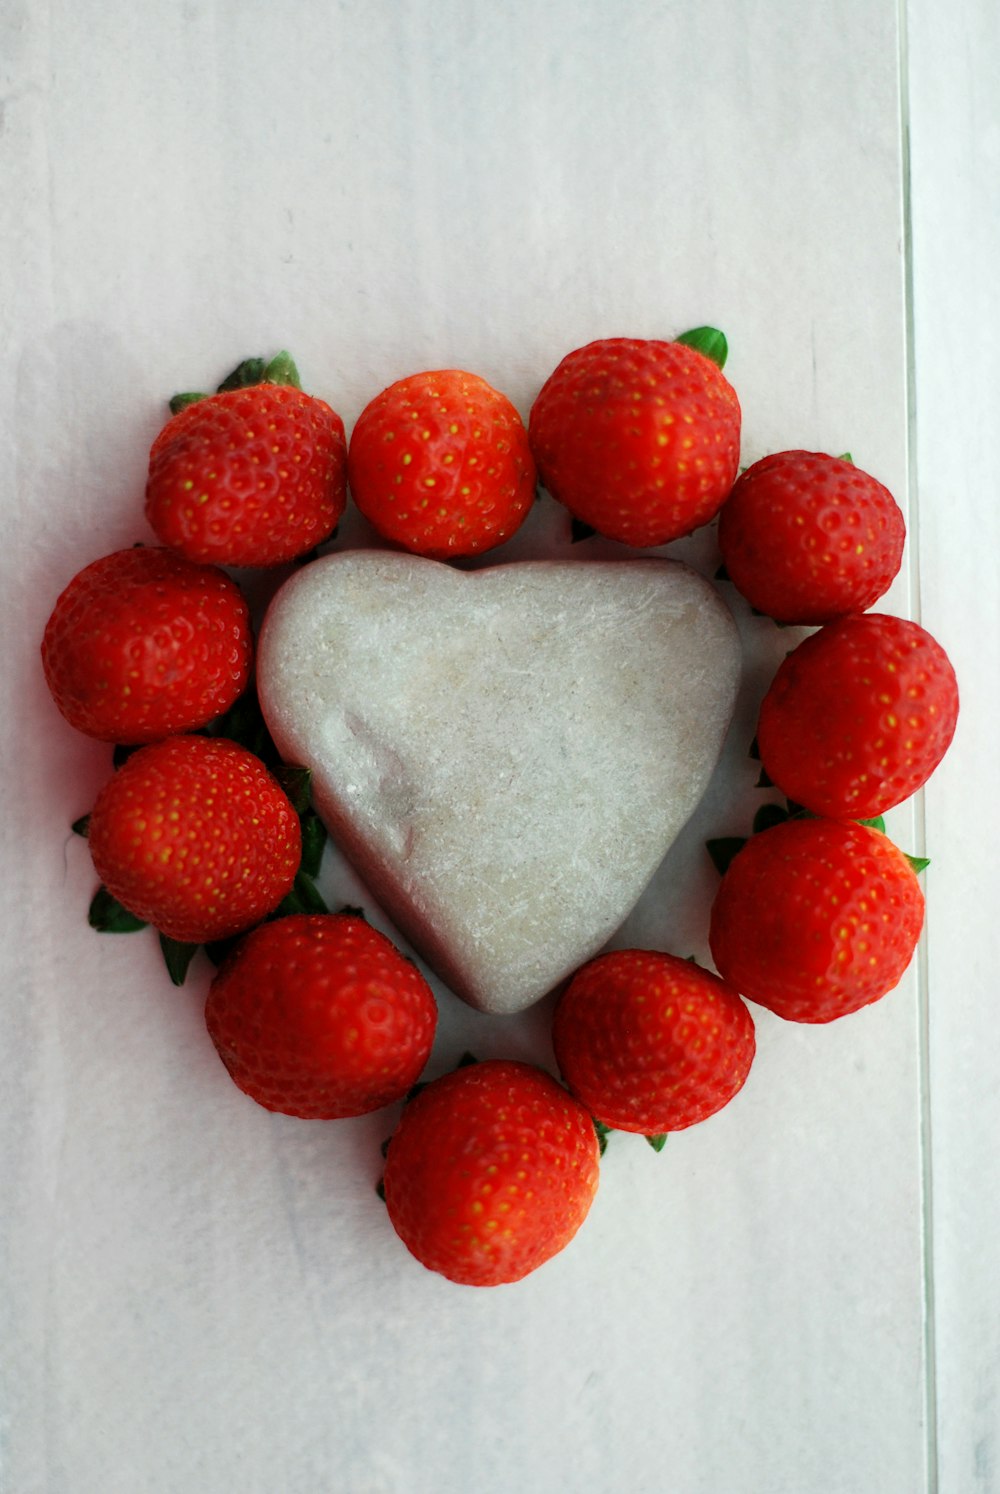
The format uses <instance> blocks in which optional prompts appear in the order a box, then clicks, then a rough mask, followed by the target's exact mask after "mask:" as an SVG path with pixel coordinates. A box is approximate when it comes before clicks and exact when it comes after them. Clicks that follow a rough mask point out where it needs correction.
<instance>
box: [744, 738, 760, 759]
mask: <svg viewBox="0 0 1000 1494" xmlns="http://www.w3.org/2000/svg"><path fill="white" fill-rule="evenodd" d="M747 757H752V758H753V760H754V762H755V763H759V762H760V748H759V747H758V745H757V738H756V737H754V739H753V741H752V742H751V743H750V746H749V747H748V748H747Z"/></svg>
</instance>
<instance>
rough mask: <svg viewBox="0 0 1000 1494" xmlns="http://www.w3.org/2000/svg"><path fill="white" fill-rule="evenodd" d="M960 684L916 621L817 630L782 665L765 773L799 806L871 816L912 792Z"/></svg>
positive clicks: (765, 719) (938, 747)
mask: <svg viewBox="0 0 1000 1494" xmlns="http://www.w3.org/2000/svg"><path fill="white" fill-rule="evenodd" d="M957 719H958V685H957V683H956V680H955V671H954V670H953V669H952V667H951V663H950V662H949V659H948V656H947V654H946V653H945V651H944V649H943V648H942V647H941V645H940V644H939V643H937V642H936V641H935V639H933V638H932V637H931V635H930V634H929V633H928V632H926V631H925V630H924V629H923V628H922V627H920V626H919V624H917V623H914V622H907V621H906V620H905V619H903V618H899V617H889V616H887V615H885V614H882V613H876V612H867V613H865V614H864V615H863V616H858V617H845V618H841V619H840V620H839V621H838V622H834V623H830V624H829V625H828V626H827V627H825V628H821V629H820V631H819V632H818V633H814V634H813V635H812V636H811V637H809V638H807V639H806V640H805V641H804V642H803V643H800V644H799V646H798V648H796V649H794V650H793V651H792V652H791V653H790V654H789V655H788V657H787V658H786V659H785V660H784V662H783V663H782V664H781V665H780V667H779V668H778V671H777V673H776V674H775V677H774V680H773V681H772V683H771V687H770V689H769V690H768V692H767V694H766V695H765V697H764V700H763V702H762V704H761V709H760V719H759V723H758V727H757V744H758V747H759V750H760V758H761V762H762V764H763V767H764V771H765V772H766V773H767V775H768V777H769V778H770V779H771V780H772V782H774V783H776V784H777V785H778V787H779V788H780V789H781V790H782V791H783V792H784V793H785V794H786V795H787V796H788V798H789V799H792V800H794V801H795V803H797V804H801V805H802V806H804V808H806V809H809V810H811V811H812V812H813V813H814V814H819V815H828V816H829V817H830V818H832V819H859V820H864V819H871V818H873V817H874V816H875V815H880V814H883V813H884V812H885V811H886V810H887V809H891V808H892V806H893V805H894V804H899V803H901V802H902V801H903V800H904V799H908V798H909V797H910V795H911V794H915V793H916V791H917V789H919V788H920V787H921V785H922V784H923V783H925V782H926V781H927V779H928V778H929V777H930V775H931V773H932V772H933V771H934V769H935V768H936V767H937V765H938V763H939V762H940V761H941V759H942V757H943V756H944V754H945V752H946V751H947V749H948V746H949V744H950V743H951V739H952V737H953V736H954V733H955V723H956V721H957Z"/></svg>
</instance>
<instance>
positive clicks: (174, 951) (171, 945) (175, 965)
mask: <svg viewBox="0 0 1000 1494" xmlns="http://www.w3.org/2000/svg"><path fill="white" fill-rule="evenodd" d="M200 948H201V946H200V945H199V944H185V943H182V942H181V940H180V939H170V938H168V937H167V935H166V934H161V935H160V949H161V950H162V952H163V963H164V964H165V965H166V967H167V973H168V974H169V976H170V979H171V980H172V981H173V983H174V985H175V986H182V985H183V984H184V978H185V976H186V975H187V973H188V966H189V965H190V964H191V961H192V960H193V959H194V957H195V955H196V954H197V953H198V950H199V949H200Z"/></svg>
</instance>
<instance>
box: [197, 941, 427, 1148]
mask: <svg viewBox="0 0 1000 1494" xmlns="http://www.w3.org/2000/svg"><path fill="white" fill-rule="evenodd" d="M205 1021H206V1024H207V1026H208V1031H209V1035H210V1036H211V1039H212V1041H213V1043H214V1044H215V1046H216V1048H217V1049H218V1051H219V1057H220V1058H221V1059H222V1061H223V1063H224V1064H225V1065H226V1068H227V1069H228V1070H229V1073H230V1075H231V1077H232V1079H233V1081H234V1082H235V1083H236V1084H237V1085H239V1087H240V1089H242V1090H243V1091H244V1092H245V1093H246V1094H248V1095H249V1096H250V1097H251V1099H253V1100H256V1101H257V1103H258V1104H259V1105H263V1106H264V1107H265V1108H266V1109H268V1110H279V1111H281V1112H283V1113H284V1114H285V1115H299V1116H303V1117H305V1118H306V1119H309V1120H336V1119H339V1118H340V1117H342V1116H349V1115H366V1114H367V1113H368V1112H369V1111H371V1110H378V1109H380V1108H381V1107H382V1106H383V1105H389V1104H391V1103H392V1101H393V1100H399V1099H402V1097H403V1096H404V1095H405V1094H406V1092H407V1091H408V1090H409V1089H411V1088H412V1086H413V1085H414V1084H415V1083H416V1081H417V1079H418V1078H419V1077H420V1073H421V1071H422V1069H423V1067H424V1065H425V1063H426V1062H427V1059H428V1057H429V1056H430V1051H431V1044H432V1042H433V1040H434V1029H435V1026H436V1024H437V1006H436V1004H435V1001H434V997H433V995H432V994H431V989H430V986H429V985H428V984H427V982H426V981H425V980H424V978H423V976H422V975H421V974H420V971H419V970H418V969H417V967H416V965H414V964H413V963H412V961H410V960H408V959H406V958H405V957H404V956H403V955H401V954H400V953H399V951H398V950H397V949H396V948H395V946H394V945H393V944H391V943H390V941H389V940H388V939H387V938H386V937H385V935H384V934H380V933H378V931H377V930H376V929H373V928H372V927H371V926H370V925H369V924H368V923H366V922H365V920H364V918H361V917H357V916H355V915H353V914H347V913H317V914H312V915H310V914H296V915H292V916H291V917H288V918H278V919H275V920H274V922H272V923H265V924H261V926H260V927H259V928H256V929H254V930H253V931H252V932H251V933H249V934H247V936H246V938H244V939H241V940H240V942H239V944H237V946H236V948H235V950H234V951H233V952H232V954H230V956H229V957H228V959H227V960H226V961H225V963H224V964H223V966H222V968H221V969H220V970H219V973H218V974H217V975H216V977H215V979H214V980H213V982H212V985H211V988H210V990H209V993H208V1000H207V1003H206V1006H205Z"/></svg>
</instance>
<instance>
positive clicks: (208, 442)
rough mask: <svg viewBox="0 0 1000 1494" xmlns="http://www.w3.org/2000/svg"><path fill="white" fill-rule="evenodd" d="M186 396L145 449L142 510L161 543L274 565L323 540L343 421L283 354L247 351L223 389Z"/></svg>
mask: <svg viewBox="0 0 1000 1494" xmlns="http://www.w3.org/2000/svg"><path fill="white" fill-rule="evenodd" d="M248 368H249V370H250V372H249V373H247V374H246V375H243V374H241V370H244V369H248ZM258 375H263V376H264V380H263V382H260V381H258V382H255V383H249V384H246V383H244V382H243V379H244V377H246V378H254V377H257V376H258ZM234 381H235V383H236V385H237V386H238V387H231V386H232V384H233V382H234ZM190 398H191V401H192V402H189V403H185V404H183V407H182V408H181V409H179V410H178V413H177V414H175V415H174V416H173V417H172V418H171V419H170V420H169V421H168V422H167V424H166V425H165V426H164V427H163V429H162V430H161V432H160V434H159V435H158V436H157V438H156V440H155V441H154V442H153V446H152V450H151V451H150V456H149V480H148V482H147V485H146V517H147V518H148V520H149V522H150V524H151V525H152V527H153V529H154V530H155V532H156V534H157V535H158V537H159V538H160V539H161V540H162V542H163V543H164V544H165V545H168V546H170V548H171V549H173V550H177V551H179V552H180V553H181V554H182V555H186V556H187V557H188V559H190V560H198V561H213V562H215V563H216V564H219V565H237V566H272V565H280V564H282V563H283V562H285V561H289V560H293V559H294V558H295V557H296V556H297V555H303V554H305V553H306V551H307V550H311V549H312V548H313V547H314V546H315V545H318V544H320V543H321V542H322V541H323V540H325V539H327V538H328V537H329V535H330V534H331V532H332V530H333V529H334V528H335V526H336V524H337V521H338V519H339V518H340V516H341V514H342V513H343V511H344V503H345V499H346V457H347V447H346V442H345V440H344V424H343V421H342V420H341V418H340V416H339V415H337V414H336V413H335V411H333V410H331V409H330V407H329V405H327V404H324V402H323V401H322V400H321V399H316V398H314V397H313V396H310V395H308V394H303V392H302V390H301V389H300V388H299V387H298V374H297V373H296V371H295V365H294V364H293V363H292V361H291V359H290V358H288V355H287V354H279V356H278V358H276V359H274V360H273V361H272V363H270V364H269V365H268V366H267V368H266V369H264V368H263V366H262V365H261V363H260V360H259V359H257V360H253V359H252V360H248V363H247V364H241V365H240V369H237V370H236V373H235V374H234V375H232V376H231V379H229V380H227V381H226V383H225V384H224V385H223V386H222V389H221V391H220V392H219V393H217V394H212V395H207V396H204V397H198V396H192V397H190ZM180 399H181V400H182V401H183V400H187V399H188V396H180Z"/></svg>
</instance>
